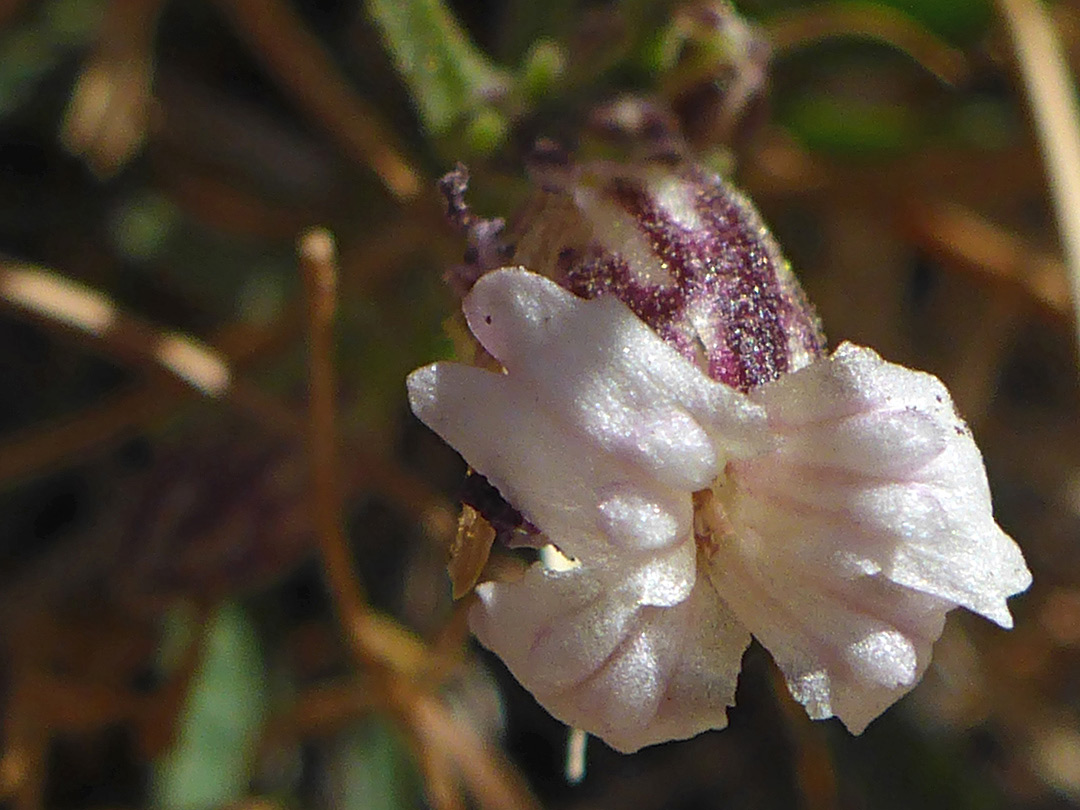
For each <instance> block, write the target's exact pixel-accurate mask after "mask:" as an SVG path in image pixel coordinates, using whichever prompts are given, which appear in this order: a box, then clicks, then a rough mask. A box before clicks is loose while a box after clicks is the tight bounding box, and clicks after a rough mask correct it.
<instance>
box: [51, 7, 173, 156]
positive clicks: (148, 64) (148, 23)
mask: <svg viewBox="0 0 1080 810" xmlns="http://www.w3.org/2000/svg"><path fill="white" fill-rule="evenodd" d="M162 5H163V0H112V2H110V3H109V7H108V9H107V10H106V12H105V19H104V23H103V25H102V29H101V31H100V33H99V34H98V41H97V45H96V46H95V48H94V52H93V53H92V54H91V56H90V58H89V59H88V61H87V63H86V65H85V66H84V67H83V70H82V72H81V73H80V74H79V78H78V81H77V82H76V84H75V90H74V92H73V93H72V95H71V102H70V104H69V105H68V109H67V114H66V115H65V117H64V126H63V131H62V132H61V140H62V141H63V143H64V146H65V147H66V148H67V150H68V151H69V152H71V153H72V154H75V155H85V157H86V159H87V162H88V163H89V164H90V167H91V168H92V169H93V170H94V171H95V172H97V173H98V174H99V175H101V176H104V177H108V176H111V175H113V174H115V173H116V172H117V171H118V170H119V169H120V168H121V167H122V166H123V165H124V164H125V163H126V162H127V160H128V159H129V158H130V157H132V156H133V155H134V154H135V153H136V152H137V151H138V149H139V147H140V146H141V145H142V143H143V141H144V140H145V138H146V128H147V122H148V120H149V117H150V107H151V103H152V102H151V84H152V77H153V44H154V33H155V31H156V22H157V19H158V16H159V14H160V12H161V7H162Z"/></svg>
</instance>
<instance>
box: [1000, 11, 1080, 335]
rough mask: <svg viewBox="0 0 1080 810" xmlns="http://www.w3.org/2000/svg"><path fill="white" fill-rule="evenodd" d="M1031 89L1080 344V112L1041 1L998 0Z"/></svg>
mask: <svg viewBox="0 0 1080 810" xmlns="http://www.w3.org/2000/svg"><path fill="white" fill-rule="evenodd" d="M998 5H999V6H1000V8H1001V11H1002V14H1003V15H1004V17H1005V20H1006V22H1007V23H1008V28H1009V33H1010V35H1011V37H1012V42H1013V47H1014V49H1015V51H1016V58H1017V62H1018V64H1019V67H1020V74H1021V76H1022V77H1023V80H1024V85H1025V87H1026V88H1027V94H1028V99H1029V102H1030V104H1031V112H1032V116H1033V118H1034V120H1035V128H1036V130H1037V132H1038V136H1039V143H1040V145H1041V147H1042V152H1043V159H1044V161H1045V163H1046V173H1047V179H1048V182H1049V185H1050V194H1051V199H1052V200H1053V204H1054V212H1055V214H1056V217H1057V223H1058V230H1059V235H1060V238H1061V243H1062V248H1063V250H1064V254H1065V264H1066V266H1067V268H1068V271H1069V280H1070V285H1071V289H1072V299H1073V307H1074V310H1075V311H1076V313H1078V314H1077V315H1076V317H1075V320H1076V328H1077V340H1078V343H1080V107H1078V106H1077V102H1076V88H1075V87H1074V85H1073V82H1072V80H1071V79H1070V77H1069V69H1068V64H1067V62H1066V61H1065V53H1064V49H1063V48H1062V45H1061V41H1060V39H1059V38H1058V36H1057V33H1056V32H1055V30H1054V26H1053V22H1052V21H1051V20H1050V17H1049V15H1048V14H1047V12H1046V9H1045V8H1044V7H1043V5H1042V4H1041V3H1040V2H1039V0H999V2H998Z"/></svg>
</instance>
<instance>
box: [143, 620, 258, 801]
mask: <svg viewBox="0 0 1080 810" xmlns="http://www.w3.org/2000/svg"><path fill="white" fill-rule="evenodd" d="M205 643H206V649H205V651H204V653H203V660H202V664H201V666H200V667H199V671H198V673H197V674H196V675H195V678H194V680H193V682H192V684H191V689H190V691H189V693H188V696H187V702H186V704H185V706H184V710H183V713H182V715H181V718H180V725H179V731H178V734H177V740H176V745H175V746H174V747H173V749H172V750H171V751H169V752H168V753H167V754H166V755H165V756H164V757H162V759H161V760H159V761H158V762H157V763H156V766H155V768H154V774H153V785H152V797H153V798H152V806H153V807H155V808H162V809H163V810H210V808H216V807H220V806H222V805H225V804H227V803H229V802H231V801H235V800H236V799H239V798H241V797H243V796H244V795H246V793H247V787H248V780H249V772H250V768H251V762H252V757H253V755H254V749H255V744H256V741H257V739H258V734H259V731H260V729H261V728H262V725H263V720H264V718H265V715H266V674H265V669H264V667H263V661H262V656H261V653H260V650H259V643H258V639H257V638H256V636H255V629H254V627H253V626H252V624H251V622H250V621H249V619H248V617H247V615H246V614H245V613H244V611H243V610H242V609H241V608H240V607H239V606H238V605H235V604H228V605H225V606H223V607H222V608H220V609H219V610H218V612H217V613H216V614H214V616H213V618H212V619H211V620H210V627H209V629H208V632H207V635H206V642H205Z"/></svg>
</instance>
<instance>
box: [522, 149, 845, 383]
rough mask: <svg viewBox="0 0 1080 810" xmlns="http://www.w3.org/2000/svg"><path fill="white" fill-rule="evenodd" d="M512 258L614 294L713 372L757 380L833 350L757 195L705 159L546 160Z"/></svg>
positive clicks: (570, 285) (569, 283)
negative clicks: (690, 162)
mask: <svg viewBox="0 0 1080 810" xmlns="http://www.w3.org/2000/svg"><path fill="white" fill-rule="evenodd" d="M536 174H537V175H538V179H539V180H540V185H541V187H542V190H541V191H540V192H539V193H538V194H537V196H536V197H535V198H534V199H533V201H532V202H531V204H530V205H529V206H528V207H527V209H526V210H525V211H524V212H523V214H522V215H521V216H520V217H519V220H518V223H517V226H516V228H515V232H514V234H512V236H511V239H510V241H511V242H512V243H513V244H514V246H515V247H514V253H513V258H512V262H511V263H513V264H517V265H521V266H523V267H527V268H529V269H530V270H532V271H533V272H537V273H541V274H543V275H546V276H548V277H549V278H551V279H552V280H554V281H555V282H557V283H558V284H559V285H560V286H562V287H565V288H566V289H568V290H570V291H571V292H573V293H575V294H577V295H579V296H581V297H582V298H596V297H598V296H602V295H614V296H615V297H616V298H618V299H619V300H620V301H622V302H623V303H625V304H626V305H627V306H628V307H630V309H631V310H632V311H633V312H634V314H635V315H637V316H638V317H639V318H640V319H641V320H642V321H644V322H645V323H646V324H648V325H649V326H650V327H652V329H653V330H654V331H655V332H656V333H657V334H658V335H660V337H661V338H663V340H664V341H665V342H667V343H669V344H670V345H672V346H673V347H674V348H675V349H676V350H678V352H679V353H680V354H682V355H683V356H684V357H686V358H687V359H688V360H690V361H691V362H693V363H695V364H696V365H697V366H698V367H699V368H700V369H701V370H702V371H704V372H705V373H706V374H708V376H710V377H711V378H712V379H714V380H717V381H719V382H723V383H725V384H726V385H730V386H731V387H733V388H736V389H738V390H740V391H748V390H750V389H752V388H756V387H757V386H760V385H763V384H764V383H767V382H770V381H771V380H774V379H776V378H777V377H779V376H780V375H781V374H783V373H785V372H789V371H795V370H797V369H799V368H802V367H803V366H805V365H807V364H808V363H809V362H810V361H811V360H813V359H814V358H815V357H817V356H819V355H820V354H821V353H822V351H823V350H824V346H825V340H824V335H823V334H822V331H821V326H820V323H819V321H818V318H817V316H816V314H815V313H814V310H813V307H811V305H810V304H809V302H808V301H807V300H806V296H805V294H804V293H803V291H802V288H801V287H800V286H799V283H798V281H797V280H796V279H795V276H794V274H793V273H792V272H791V268H790V266H789V265H788V263H787V261H786V260H785V259H784V257H783V255H782V254H781V253H780V249H779V247H778V246H777V244H776V241H775V240H774V239H773V237H772V235H771V234H770V233H769V231H768V229H767V228H766V227H765V225H764V224H763V223H762V221H761V217H760V216H759V215H758V213H757V212H756V211H755V210H754V208H753V206H752V205H751V204H750V203H749V201H747V199H746V198H745V197H744V196H743V195H742V194H740V193H739V192H738V191H736V190H735V189H733V188H732V187H731V186H730V185H728V184H727V183H725V182H724V181H723V180H721V179H720V178H718V177H716V176H715V175H712V174H709V173H708V172H705V171H704V170H702V169H699V168H695V167H690V166H682V167H676V168H673V167H671V166H666V165H659V164H647V165H645V166H642V167H634V168H630V167H625V166H618V165H614V164H609V163H594V164H587V165H582V166H550V165H548V166H545V167H543V168H541V169H540V170H538V171H537V172H536Z"/></svg>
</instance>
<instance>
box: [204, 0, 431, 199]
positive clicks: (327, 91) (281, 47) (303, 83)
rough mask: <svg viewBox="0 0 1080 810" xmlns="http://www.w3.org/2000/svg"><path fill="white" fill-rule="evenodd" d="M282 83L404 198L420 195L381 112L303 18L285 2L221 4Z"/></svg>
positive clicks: (416, 180) (414, 173)
mask: <svg viewBox="0 0 1080 810" xmlns="http://www.w3.org/2000/svg"><path fill="white" fill-rule="evenodd" d="M219 3H220V4H221V6H222V7H223V8H224V9H225V11H226V12H228V14H229V15H230V16H231V17H232V19H233V22H234V23H235V25H236V29H237V31H239V32H240V34H241V35H242V36H243V37H245V38H246V39H247V40H248V41H249V42H250V43H251V45H252V46H253V47H254V49H255V51H256V53H257V54H258V56H259V57H260V58H261V59H262V60H263V62H264V63H265V64H266V66H267V68H269V69H270V70H271V71H272V72H273V73H274V75H275V76H276V77H277V80H278V81H279V82H281V83H282V85H283V86H284V87H285V88H286V89H287V90H288V91H289V92H290V93H291V94H292V96H293V98H294V99H295V100H296V101H297V103H299V104H300V105H301V107H303V109H304V110H305V111H306V112H308V113H309V114H310V115H312V116H313V117H314V118H315V119H316V120H318V121H320V122H321V123H322V124H323V126H325V127H326V128H327V130H329V132H330V134H332V135H333V136H334V137H335V138H337V140H338V141H339V142H340V144H341V145H342V146H343V147H344V148H345V149H347V150H348V153H349V155H350V156H351V157H353V158H355V159H357V160H359V161H360V162H362V163H364V164H366V165H368V166H370V167H371V168H372V169H373V170H374V171H375V173H376V174H377V175H378V176H379V178H380V179H381V180H382V181H383V183H384V184H385V185H386V187H387V188H388V189H389V190H390V191H391V193H393V194H394V196H395V197H398V198H399V199H410V198H412V197H415V196H416V194H417V192H419V190H420V178H419V175H418V173H417V171H416V170H415V169H414V168H413V167H412V166H411V165H409V163H408V161H407V160H406V159H405V157H404V156H403V155H402V154H400V153H399V152H398V151H397V150H396V149H395V148H394V147H393V146H392V143H393V141H394V139H393V138H392V136H391V135H390V132H389V129H388V128H387V127H386V126H385V125H384V124H382V123H381V120H382V119H381V116H380V115H379V114H378V112H377V111H376V110H375V109H374V108H372V107H370V106H369V105H368V104H367V103H366V102H364V101H363V100H362V99H361V98H360V97H359V96H357V94H356V93H354V92H353V90H352V88H351V87H350V86H349V84H348V82H346V81H345V79H344V77H343V76H342V75H341V74H340V73H339V72H338V70H337V68H336V67H335V66H334V64H333V62H332V61H331V60H330V59H329V58H328V57H327V55H326V53H325V52H324V51H323V48H322V46H321V44H320V43H319V41H318V40H317V39H316V38H315V37H314V36H313V35H312V34H311V33H310V32H309V31H308V30H307V28H306V27H305V25H304V21H303V19H301V18H300V16H299V15H298V14H296V12H295V11H293V10H292V8H291V7H290V6H289V5H288V4H287V3H283V2H281V0H219Z"/></svg>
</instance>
